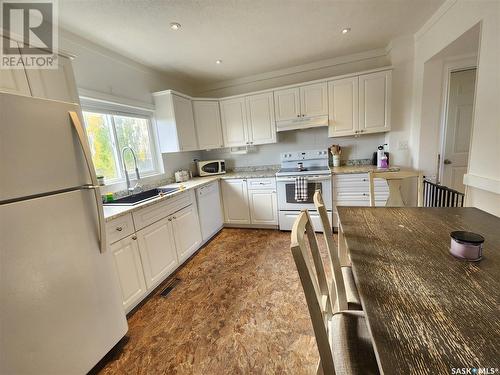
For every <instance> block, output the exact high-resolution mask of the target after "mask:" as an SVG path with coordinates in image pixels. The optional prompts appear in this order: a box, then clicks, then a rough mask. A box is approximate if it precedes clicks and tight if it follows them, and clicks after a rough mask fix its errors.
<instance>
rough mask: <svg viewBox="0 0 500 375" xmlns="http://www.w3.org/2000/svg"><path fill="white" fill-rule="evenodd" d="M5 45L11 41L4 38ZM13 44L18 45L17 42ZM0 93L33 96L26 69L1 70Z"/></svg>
mask: <svg viewBox="0 0 500 375" xmlns="http://www.w3.org/2000/svg"><path fill="white" fill-rule="evenodd" d="M3 43H9V40H8V39H7V38H5V37H4V39H3ZM13 43H15V44H16V45H17V43H16V42H13ZM0 91H3V92H7V93H9V94H19V95H28V96H31V91H30V87H29V85H28V78H27V77H26V71H25V70H24V69H0Z"/></svg>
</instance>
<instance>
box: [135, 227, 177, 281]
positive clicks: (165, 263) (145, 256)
mask: <svg viewBox="0 0 500 375" xmlns="http://www.w3.org/2000/svg"><path fill="white" fill-rule="evenodd" d="M171 221H172V219H171V218H167V217H166V218H163V219H161V220H160V221H157V222H156V223H154V224H151V225H149V226H147V227H145V228H143V229H141V230H140V231H138V232H137V239H138V241H139V252H140V253H141V259H142V265H143V268H144V277H145V279H146V285H147V287H148V289H151V288H154V287H155V286H156V285H158V284H159V283H160V282H162V281H163V280H164V279H165V278H166V277H167V276H168V275H169V274H170V273H171V272H172V271H174V270H175V269H176V268H177V265H178V264H179V261H178V258H177V252H176V250H175V242H174V235H173V231H172V223H171Z"/></svg>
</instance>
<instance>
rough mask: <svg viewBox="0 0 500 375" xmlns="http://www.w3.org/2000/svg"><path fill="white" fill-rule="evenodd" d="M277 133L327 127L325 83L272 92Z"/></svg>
mask: <svg viewBox="0 0 500 375" xmlns="http://www.w3.org/2000/svg"><path fill="white" fill-rule="evenodd" d="M274 102H275V108H276V110H275V112H276V128H277V131H284V130H294V129H306V128H314V127H318V126H327V125H328V117H327V115H328V88H327V83H326V82H319V83H311V84H306V85H302V86H299V87H293V88H289V89H282V90H276V91H274Z"/></svg>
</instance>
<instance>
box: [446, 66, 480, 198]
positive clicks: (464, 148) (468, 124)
mask: <svg viewBox="0 0 500 375" xmlns="http://www.w3.org/2000/svg"><path fill="white" fill-rule="evenodd" d="M475 85H476V69H469V70H463V71H460V72H452V73H451V74H450V91H449V94H448V113H447V120H446V136H445V137H446V138H445V149H444V157H443V158H442V160H443V164H444V165H443V185H445V186H448V187H450V188H452V189H455V190H458V191H460V192H462V193H464V192H465V186H464V184H463V180H464V174H465V173H466V172H467V162H468V158H469V144H470V136H471V129H472V113H473V106H474V91H475Z"/></svg>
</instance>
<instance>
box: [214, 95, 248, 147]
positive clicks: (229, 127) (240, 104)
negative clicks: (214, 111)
mask: <svg viewBox="0 0 500 375" xmlns="http://www.w3.org/2000/svg"><path fill="white" fill-rule="evenodd" d="M220 111H221V120H222V134H223V135H224V146H225V147H236V146H244V145H246V144H248V142H249V140H248V133H247V114H246V109H245V98H236V99H228V100H221V101H220Z"/></svg>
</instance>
